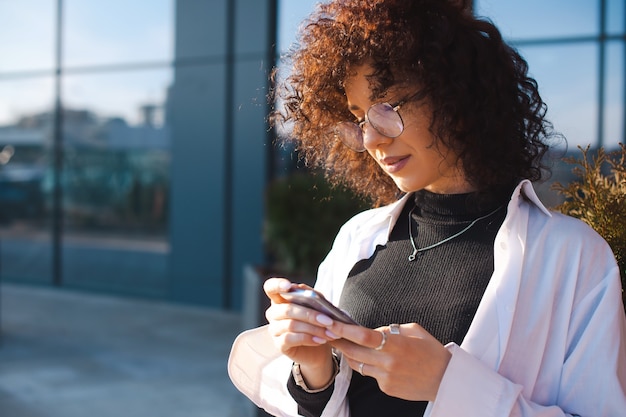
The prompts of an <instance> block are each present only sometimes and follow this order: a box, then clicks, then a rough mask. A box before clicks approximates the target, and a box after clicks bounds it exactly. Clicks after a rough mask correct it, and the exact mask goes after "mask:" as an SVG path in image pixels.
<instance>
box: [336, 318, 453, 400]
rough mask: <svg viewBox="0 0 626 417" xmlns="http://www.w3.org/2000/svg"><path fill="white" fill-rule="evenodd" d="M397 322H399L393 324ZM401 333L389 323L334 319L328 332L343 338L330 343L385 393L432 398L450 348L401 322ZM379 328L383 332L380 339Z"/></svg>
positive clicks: (422, 398) (437, 386)
mask: <svg viewBox="0 0 626 417" xmlns="http://www.w3.org/2000/svg"><path fill="white" fill-rule="evenodd" d="M395 326H398V325H395ZM396 329H399V332H400V334H390V329H389V327H388V326H384V327H380V328H378V329H376V330H372V329H368V328H365V327H360V326H353V325H349V324H343V323H340V322H335V323H334V324H333V326H331V327H329V330H331V332H332V333H333V334H335V335H337V336H339V337H341V338H342V339H340V340H336V341H334V342H332V345H333V346H334V347H335V348H337V349H338V350H339V351H341V352H342V353H343V359H342V360H347V361H348V364H349V365H350V367H351V368H352V369H353V370H355V371H356V372H362V374H363V375H366V376H371V377H373V378H375V379H376V381H378V386H379V387H380V389H381V390H382V391H383V392H384V393H385V394H387V395H390V396H393V397H398V398H403V399H405V400H412V401H434V400H435V397H436V396H437V391H438V390H439V385H440V383H441V380H442V378H443V375H444V373H445V371H446V368H447V366H448V362H449V361H450V356H451V354H450V352H448V350H446V348H445V347H444V346H443V345H442V344H441V343H439V341H438V340H437V339H435V338H434V337H433V336H432V335H431V334H430V333H428V332H427V331H426V330H424V328H422V327H421V326H419V325H418V324H415V323H410V324H402V325H400V326H398V327H396ZM382 332H384V333H386V336H385V338H386V339H385V342H384V345H383V346H382V348H380V350H376V348H377V347H380V345H381V344H382V342H383V335H382V334H381V333H382Z"/></svg>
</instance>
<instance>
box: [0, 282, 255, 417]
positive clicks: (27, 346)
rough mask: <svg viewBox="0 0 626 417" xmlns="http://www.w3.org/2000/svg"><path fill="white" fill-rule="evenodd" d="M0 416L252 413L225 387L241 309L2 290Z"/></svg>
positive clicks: (225, 416) (244, 416) (237, 416)
mask: <svg viewBox="0 0 626 417" xmlns="http://www.w3.org/2000/svg"><path fill="white" fill-rule="evenodd" d="M0 296H1V299H0V320H1V327H0V416H2V417H113V416H116V417H117V416H121V417H248V416H251V415H253V413H254V410H256V408H255V407H252V406H251V403H250V402H249V401H248V400H247V399H246V398H245V397H244V396H243V395H241V394H240V393H239V392H238V391H237V390H236V389H235V388H234V387H233V386H232V384H231V382H230V380H229V379H228V374H227V371H226V361H227V358H228V353H229V351H230V346H231V343H232V341H233V339H234V338H235V336H236V335H237V334H238V333H239V331H240V326H241V319H240V316H239V315H238V314H234V313H227V312H221V311H215V310H208V309H204V308H198V307H192V306H181V305H173V304H167V303H161V302H152V301H145V300H135V299H128V298H117V297H108V296H102V295H94V294H90V293H84V292H74V291H71V290H66V289H61V290H59V289H54V288H41V287H28V286H20V285H8V284H4V285H2V286H1V287H0Z"/></svg>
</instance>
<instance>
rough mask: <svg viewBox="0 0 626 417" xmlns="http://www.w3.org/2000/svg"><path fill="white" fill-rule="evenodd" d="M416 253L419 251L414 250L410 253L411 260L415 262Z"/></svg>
mask: <svg viewBox="0 0 626 417" xmlns="http://www.w3.org/2000/svg"><path fill="white" fill-rule="evenodd" d="M415 255H417V251H413V253H412V254H410V255H409V262H413V261H414V260H415Z"/></svg>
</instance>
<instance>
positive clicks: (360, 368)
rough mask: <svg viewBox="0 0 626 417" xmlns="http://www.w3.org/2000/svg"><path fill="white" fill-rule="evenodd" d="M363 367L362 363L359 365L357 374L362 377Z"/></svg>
mask: <svg viewBox="0 0 626 417" xmlns="http://www.w3.org/2000/svg"><path fill="white" fill-rule="evenodd" d="M364 366H365V364H364V363H363V362H361V363H360V364H359V373H360V374H361V375H363V367H364Z"/></svg>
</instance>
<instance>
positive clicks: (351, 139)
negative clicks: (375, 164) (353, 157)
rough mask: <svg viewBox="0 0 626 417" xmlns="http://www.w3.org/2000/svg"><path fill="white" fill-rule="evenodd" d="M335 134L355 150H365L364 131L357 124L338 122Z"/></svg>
mask: <svg viewBox="0 0 626 417" xmlns="http://www.w3.org/2000/svg"><path fill="white" fill-rule="evenodd" d="M335 135H336V136H337V137H338V138H339V140H341V141H342V142H343V144H344V145H346V146H347V147H348V148H350V149H352V150H353V151H356V152H363V151H364V150H365V147H364V146H363V131H361V128H360V127H359V126H358V125H357V124H355V123H352V122H341V123H338V124H337V126H335Z"/></svg>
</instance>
